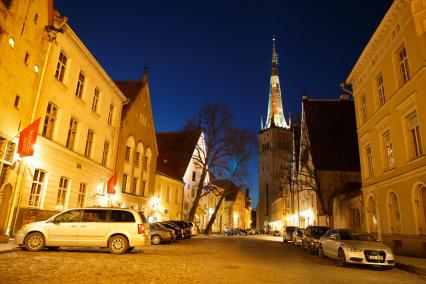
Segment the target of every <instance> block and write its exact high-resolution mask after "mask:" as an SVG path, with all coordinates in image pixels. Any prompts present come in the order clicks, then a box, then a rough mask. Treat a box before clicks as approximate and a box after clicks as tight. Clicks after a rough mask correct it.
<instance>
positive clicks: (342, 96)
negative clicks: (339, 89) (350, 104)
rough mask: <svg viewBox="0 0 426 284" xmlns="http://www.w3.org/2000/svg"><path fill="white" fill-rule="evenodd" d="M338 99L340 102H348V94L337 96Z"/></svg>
mask: <svg viewBox="0 0 426 284" xmlns="http://www.w3.org/2000/svg"><path fill="white" fill-rule="evenodd" d="M339 99H340V100H341V101H349V94H341V95H340V96H339Z"/></svg>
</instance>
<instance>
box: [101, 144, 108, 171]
mask: <svg viewBox="0 0 426 284" xmlns="http://www.w3.org/2000/svg"><path fill="white" fill-rule="evenodd" d="M108 155H109V142H108V141H105V143H104V151H103V152H102V165H103V166H106V165H107V162H108Z"/></svg>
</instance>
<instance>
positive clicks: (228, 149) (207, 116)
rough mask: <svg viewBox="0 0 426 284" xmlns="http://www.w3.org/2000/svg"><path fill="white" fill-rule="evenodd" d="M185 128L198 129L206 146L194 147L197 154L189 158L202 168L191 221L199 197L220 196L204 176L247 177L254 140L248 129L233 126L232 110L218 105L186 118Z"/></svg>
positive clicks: (216, 177) (207, 106)
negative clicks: (212, 194) (210, 194)
mask: <svg viewBox="0 0 426 284" xmlns="http://www.w3.org/2000/svg"><path fill="white" fill-rule="evenodd" d="M184 129H185V130H195V129H201V130H202V131H203V133H204V139H205V147H204V148H203V147H200V145H198V144H197V147H196V154H195V155H193V157H192V158H193V159H194V161H195V164H196V166H198V167H200V168H201V169H202V172H201V177H200V180H199V181H198V185H197V188H196V195H195V199H194V202H193V204H192V207H191V210H190V211H189V219H190V220H192V221H193V220H194V217H195V212H196V209H197V207H198V204H199V202H200V199H201V198H202V197H204V196H205V195H207V194H209V193H214V194H216V195H218V196H219V195H223V193H221V192H219V191H218V190H217V187H216V186H215V185H214V184H213V183H211V181H210V182H208V183H207V182H206V177H207V176H208V175H209V176H210V177H214V178H215V179H231V180H232V181H234V182H236V183H242V181H244V180H245V178H246V177H247V174H248V162H249V160H250V157H251V154H252V153H253V149H254V147H255V141H256V139H255V135H254V133H252V132H251V131H250V130H248V129H244V128H240V127H238V126H236V125H235V123H234V117H233V114H232V112H231V110H230V109H229V108H228V107H226V106H224V105H221V104H211V105H206V106H204V107H202V108H201V109H200V111H199V112H198V115H197V116H195V117H193V118H190V119H188V121H187V123H186V125H185V126H184ZM221 200H223V198H221ZM221 200H220V202H221ZM215 211H216V210H215ZM215 216H216V215H215Z"/></svg>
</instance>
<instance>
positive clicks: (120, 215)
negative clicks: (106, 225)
mask: <svg viewBox="0 0 426 284" xmlns="http://www.w3.org/2000/svg"><path fill="white" fill-rule="evenodd" d="M111 222H124V223H130V222H135V216H133V214H132V213H130V212H129V211H124V210H112V211H111Z"/></svg>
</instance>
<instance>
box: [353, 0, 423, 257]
mask: <svg viewBox="0 0 426 284" xmlns="http://www.w3.org/2000/svg"><path fill="white" fill-rule="evenodd" d="M425 22H426V1H424V0H412V1H404V0H395V1H394V2H393V4H392V6H391V7H390V9H389V11H388V12H387V13H386V15H385V17H384V18H383V20H382V22H381V23H380V25H379V26H378V28H377V30H376V31H375V33H374V34H373V36H372V37H371V39H370V41H369V42H368V44H367V46H366V47H365V49H364V51H363V52H362V54H361V56H360V58H359V59H358V61H357V63H356V64H355V66H354V68H353V70H352V71H351V73H350V75H349V77H348V78H347V80H346V81H347V83H348V84H352V87H353V96H354V100H355V108H356V119H357V131H358V139H359V153H360V160H361V176H362V192H363V200H364V208H363V209H364V210H365V214H366V219H367V222H366V224H364V229H365V230H368V231H369V232H371V233H376V234H377V235H378V236H379V237H380V239H381V240H382V241H383V242H384V243H386V244H388V245H390V246H391V247H392V248H393V249H394V251H395V252H396V253H397V254H398V253H403V254H408V255H417V256H423V257H424V256H426V155H425V154H426V144H425V141H426V84H425V82H426V25H425Z"/></svg>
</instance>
